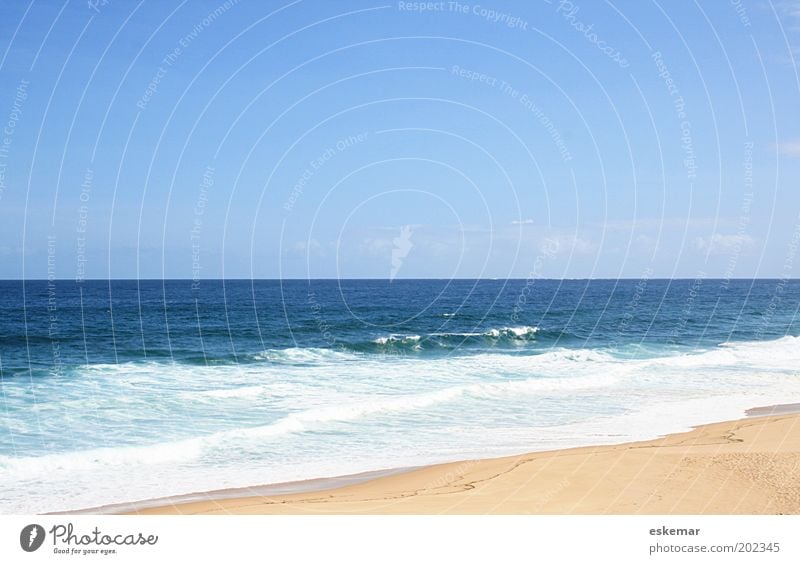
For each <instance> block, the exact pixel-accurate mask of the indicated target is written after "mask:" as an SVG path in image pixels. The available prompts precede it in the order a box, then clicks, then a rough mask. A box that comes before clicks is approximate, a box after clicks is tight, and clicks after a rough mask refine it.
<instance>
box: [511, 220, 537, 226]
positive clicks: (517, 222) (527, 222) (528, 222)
mask: <svg viewBox="0 0 800 564" xmlns="http://www.w3.org/2000/svg"><path fill="white" fill-rule="evenodd" d="M511 225H533V220H532V219H515V220H513V221H512V222H511Z"/></svg>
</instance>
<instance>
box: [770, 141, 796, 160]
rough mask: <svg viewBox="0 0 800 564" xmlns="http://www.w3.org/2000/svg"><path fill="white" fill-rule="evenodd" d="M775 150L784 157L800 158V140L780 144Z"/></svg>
mask: <svg viewBox="0 0 800 564" xmlns="http://www.w3.org/2000/svg"><path fill="white" fill-rule="evenodd" d="M775 150H776V151H778V153H780V154H781V155H783V156H784V157H792V158H798V157H800V139H793V140H791V141H784V142H783V143H778V144H777V145H775Z"/></svg>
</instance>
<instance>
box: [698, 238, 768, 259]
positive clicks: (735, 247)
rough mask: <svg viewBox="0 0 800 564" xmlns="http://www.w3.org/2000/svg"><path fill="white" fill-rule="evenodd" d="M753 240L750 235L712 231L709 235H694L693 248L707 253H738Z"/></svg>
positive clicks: (752, 242) (752, 243)
mask: <svg viewBox="0 0 800 564" xmlns="http://www.w3.org/2000/svg"><path fill="white" fill-rule="evenodd" d="M754 244H755V241H754V240H753V238H752V237H751V236H750V235H745V234H742V235H722V234H721V233H714V234H713V235H712V236H711V237H696V238H695V240H694V248H695V249H697V250H698V251H701V252H704V253H709V254H712V255H713V254H728V253H739V252H741V251H743V250H747V249H750V248H752V247H753V245H754Z"/></svg>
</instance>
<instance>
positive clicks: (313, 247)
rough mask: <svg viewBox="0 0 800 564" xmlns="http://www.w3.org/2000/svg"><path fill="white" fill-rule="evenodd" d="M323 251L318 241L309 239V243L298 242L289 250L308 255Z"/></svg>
mask: <svg viewBox="0 0 800 564" xmlns="http://www.w3.org/2000/svg"><path fill="white" fill-rule="evenodd" d="M320 249H322V245H321V244H320V242H319V241H317V240H316V239H309V240H308V241H297V242H296V243H294V244H293V245H292V246H291V247H289V250H290V251H292V252H294V253H300V254H302V253H308V252H311V251H319V250H320Z"/></svg>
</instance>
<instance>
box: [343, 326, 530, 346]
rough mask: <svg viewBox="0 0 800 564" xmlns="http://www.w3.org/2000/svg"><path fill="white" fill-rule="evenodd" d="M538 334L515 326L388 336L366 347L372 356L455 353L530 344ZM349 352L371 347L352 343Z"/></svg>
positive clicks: (373, 341)
mask: <svg viewBox="0 0 800 564" xmlns="http://www.w3.org/2000/svg"><path fill="white" fill-rule="evenodd" d="M538 332H539V328H538V327H530V326H519V327H500V328H491V329H485V330H481V331H465V332H458V331H453V332H436V333H428V334H426V335H424V336H421V335H398V334H392V335H387V336H382V337H378V338H376V339H373V340H372V341H371V343H370V344H371V345H375V347H374V348H375V352H381V351H382V349H392V350H395V349H406V350H408V351H422V350H426V349H434V350H440V349H442V348H448V349H455V348H460V347H465V348H469V347H471V346H476V345H478V346H483V347H487V346H488V347H498V346H501V347H502V346H503V345H513V346H517V347H518V346H520V345H524V344H525V343H527V342H531V341H534V340H535V339H536V334H537V333H538ZM349 348H352V349H353V350H357V351H367V352H370V349H371V348H372V347H370V346H369V344H367V343H356V344H354V345H351V346H350V347H349Z"/></svg>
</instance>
